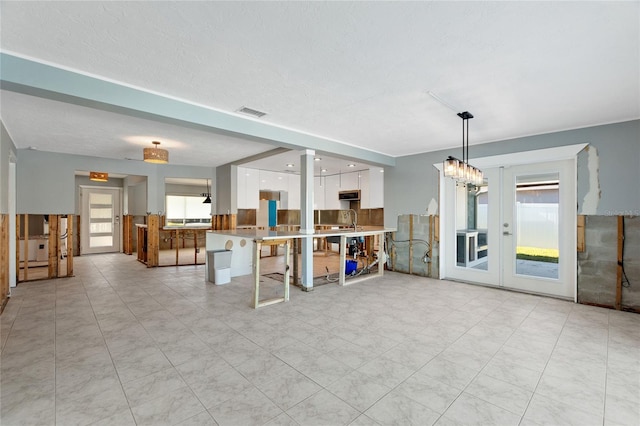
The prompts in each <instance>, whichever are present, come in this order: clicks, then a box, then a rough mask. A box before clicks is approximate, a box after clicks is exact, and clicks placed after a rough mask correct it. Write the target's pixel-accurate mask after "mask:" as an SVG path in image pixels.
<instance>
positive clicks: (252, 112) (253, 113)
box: [237, 106, 267, 118]
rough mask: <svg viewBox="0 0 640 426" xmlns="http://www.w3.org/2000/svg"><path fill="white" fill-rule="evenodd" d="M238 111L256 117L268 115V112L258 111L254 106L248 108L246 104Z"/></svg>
mask: <svg viewBox="0 0 640 426" xmlns="http://www.w3.org/2000/svg"><path fill="white" fill-rule="evenodd" d="M237 111H238V112H240V113H242V114H247V115H250V116H252V117H256V118H261V117H263V116H265V115H267V113H266V112H262V111H258V110H257V109H253V108H247V107H245V106H243V107H242V108H240V109H238V110H237Z"/></svg>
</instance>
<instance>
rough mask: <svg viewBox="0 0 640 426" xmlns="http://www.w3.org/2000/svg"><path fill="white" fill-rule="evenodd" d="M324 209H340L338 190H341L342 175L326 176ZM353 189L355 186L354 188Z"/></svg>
mask: <svg viewBox="0 0 640 426" xmlns="http://www.w3.org/2000/svg"><path fill="white" fill-rule="evenodd" d="M324 185H325V188H324V195H325V198H324V209H325V210H339V209H340V208H341V207H340V200H338V192H340V190H341V188H340V175H331V176H326V177H325V178H324ZM352 189H353V188H352Z"/></svg>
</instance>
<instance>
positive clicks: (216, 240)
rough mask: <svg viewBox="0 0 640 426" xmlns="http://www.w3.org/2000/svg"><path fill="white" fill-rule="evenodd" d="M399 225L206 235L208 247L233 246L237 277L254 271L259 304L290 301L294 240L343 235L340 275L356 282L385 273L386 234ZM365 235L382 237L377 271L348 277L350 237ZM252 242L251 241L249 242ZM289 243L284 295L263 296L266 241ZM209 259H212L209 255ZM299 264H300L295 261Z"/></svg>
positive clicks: (254, 302) (341, 279)
mask: <svg viewBox="0 0 640 426" xmlns="http://www.w3.org/2000/svg"><path fill="white" fill-rule="evenodd" d="M393 231H395V229H389V228H384V227H379V226H366V227H358V228H357V230H354V229H352V228H342V229H324V230H315V231H314V232H313V233H309V234H307V233H303V232H299V231H284V230H275V231H273V230H265V229H236V230H225V231H209V232H207V237H206V247H207V251H209V250H221V249H227V250H233V253H232V256H231V276H232V277H237V276H242V275H249V274H252V275H253V277H252V278H253V299H252V306H253V307H254V308H258V307H261V306H266V305H270V304H273V303H278V302H286V301H288V300H289V270H290V269H291V268H290V266H291V265H290V264H289V263H290V259H289V248H290V246H291V241H293V240H296V239H302V238H314V239H316V238H323V239H324V238H327V237H339V238H340V261H339V262H340V272H339V276H338V284H339V285H347V284H354V283H356V282H360V281H363V280H366V279H370V278H375V277H379V276H381V275H382V274H383V273H384V263H385V261H386V254H385V252H384V234H385V233H386V232H393ZM361 237H374V238H377V239H378V246H379V249H378V251H377V253H376V261H375V263H377V265H378V270H377V273H375V274H366V275H362V276H358V277H354V278H351V279H349V280H347V279H346V275H347V274H346V260H347V240H348V239H358V238H361ZM249 242H251V244H248V243H249ZM281 244H283V245H284V247H285V257H284V271H283V275H284V294H283V296H282V297H279V298H275V299H270V300H264V301H261V300H260V255H261V251H262V247H263V245H281ZM207 262H208V259H207ZM294 266H297V265H294ZM205 269H206V271H207V272H206V273H207V277H206V279H207V280H208V279H209V276H208V273H209V268H208V265H207V268H205ZM293 274H294V276H297V275H298V271H297V270H296V269H294V271H293ZM312 287H313V283H308V284H307V287H305V288H306V289H307V290H309V289H310V288H312Z"/></svg>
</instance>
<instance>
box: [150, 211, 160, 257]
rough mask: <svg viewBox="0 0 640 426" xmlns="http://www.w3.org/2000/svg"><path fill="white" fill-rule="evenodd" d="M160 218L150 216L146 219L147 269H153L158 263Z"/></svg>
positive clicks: (154, 215) (155, 215)
mask: <svg viewBox="0 0 640 426" xmlns="http://www.w3.org/2000/svg"><path fill="white" fill-rule="evenodd" d="M159 245H160V217H159V216H158V215H157V214H150V215H149V216H148V217H147V267H148V268H153V267H156V266H158V264H159V263H160V259H159V257H160V247H159Z"/></svg>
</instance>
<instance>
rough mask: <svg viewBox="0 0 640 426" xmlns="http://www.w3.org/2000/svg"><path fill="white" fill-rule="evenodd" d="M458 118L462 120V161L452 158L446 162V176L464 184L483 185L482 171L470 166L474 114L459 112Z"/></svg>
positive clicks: (444, 167) (444, 163) (444, 164)
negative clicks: (470, 122) (471, 123)
mask: <svg viewBox="0 0 640 426" xmlns="http://www.w3.org/2000/svg"><path fill="white" fill-rule="evenodd" d="M458 117H460V118H461V119H462V160H460V159H458V158H456V157H452V156H449V157H448V158H447V159H446V160H444V162H443V169H444V175H445V177H450V178H453V179H455V180H456V181H457V182H460V183H463V184H472V185H476V186H478V185H482V183H483V182H484V175H483V173H482V170H480V169H478V168H476V167H474V166H472V165H471V164H469V120H470V119H472V118H473V114H471V113H470V112H469V111H465V112H459V113H458Z"/></svg>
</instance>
